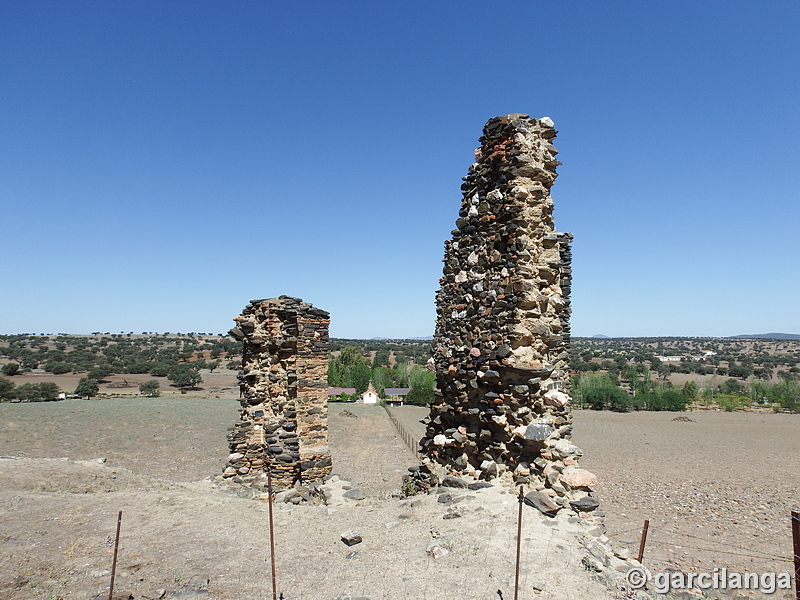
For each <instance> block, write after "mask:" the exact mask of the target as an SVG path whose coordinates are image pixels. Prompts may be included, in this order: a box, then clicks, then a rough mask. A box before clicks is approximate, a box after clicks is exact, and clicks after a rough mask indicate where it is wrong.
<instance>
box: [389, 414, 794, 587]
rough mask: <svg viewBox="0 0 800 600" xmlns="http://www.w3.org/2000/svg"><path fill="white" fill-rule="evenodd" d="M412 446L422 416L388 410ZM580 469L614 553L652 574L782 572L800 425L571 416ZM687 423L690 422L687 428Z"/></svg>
mask: <svg viewBox="0 0 800 600" xmlns="http://www.w3.org/2000/svg"><path fill="white" fill-rule="evenodd" d="M396 414H398V416H399V418H401V419H402V422H403V424H404V426H406V427H407V428H409V429H412V430H413V431H414V432H415V434H416V435H417V436H420V435H422V432H423V431H424V427H423V426H422V425H420V424H419V423H418V420H419V419H420V418H422V417H424V416H425V415H426V414H427V411H426V410H425V409H422V408H419V407H412V406H408V407H402V409H397V413H396ZM573 416H574V421H575V426H574V430H573V437H572V441H573V443H575V444H576V445H578V446H579V447H580V448H581V449H582V450H583V451H584V453H585V455H584V458H583V459H582V460H581V466H582V467H585V468H587V469H589V470H590V471H592V472H594V473H595V474H596V475H597V476H598V479H599V485H598V488H597V490H596V491H595V494H594V495H595V497H597V498H598V499H599V500H600V501H601V506H600V508H601V509H602V510H603V511H604V512H605V515H606V518H605V524H606V527H607V529H608V533H607V535H608V536H609V537H610V538H611V540H612V543H613V545H614V547H615V548H620V547H627V548H628V549H629V551H630V554H631V555H632V556H636V554H637V552H638V548H639V541H640V536H641V530H642V525H643V523H644V520H645V519H649V520H650V529H649V533H648V542H647V545H646V550H645V554H644V559H643V562H644V564H645V565H646V566H648V567H649V568H650V569H652V570H654V571H665V570H667V569H678V570H683V571H693V572H713V570H714V568H715V567H717V568H720V569H722V568H723V567H727V568H728V569H729V570H731V571H736V572H745V571H748V572H758V573H764V572H779V573H780V572H789V573H791V572H792V571H793V567H792V563H791V551H792V546H791V544H792V538H791V530H790V520H789V515H790V513H791V511H792V510H800V415H796V414H775V413H756V412H733V413H728V412H718V411H707V410H701V411H689V412H685V413H675V412H632V413H614V412H598V411H591V410H575V411H573ZM686 419H689V420H686Z"/></svg>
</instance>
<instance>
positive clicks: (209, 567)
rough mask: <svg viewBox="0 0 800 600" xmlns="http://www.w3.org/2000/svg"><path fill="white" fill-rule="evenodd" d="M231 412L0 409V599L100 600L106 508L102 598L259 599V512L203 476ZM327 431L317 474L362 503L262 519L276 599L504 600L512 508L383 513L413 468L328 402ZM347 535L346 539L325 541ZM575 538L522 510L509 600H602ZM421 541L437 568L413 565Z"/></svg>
mask: <svg viewBox="0 0 800 600" xmlns="http://www.w3.org/2000/svg"><path fill="white" fill-rule="evenodd" d="M237 408H238V403H237V402H235V401H233V400H217V399H194V398H180V397H178V398H169V399H164V398H158V399H146V398H127V399H124V398H120V399H103V400H90V401H87V400H68V401H64V402H55V403H33V404H0V455H4V458H2V459H0V478H1V479H2V488H1V489H0V514H2V519H1V520H0V598H2V599H3V600H21V599H28V598H35V599H45V598H47V599H56V598H65V599H66V598H75V599H89V598H95V597H98V598H102V597H107V595H108V583H109V579H110V574H109V572H108V570H109V569H110V567H111V557H112V551H113V543H112V541H113V535H114V529H115V524H116V515H117V511H119V510H122V511H123V522H122V541H121V546H120V560H119V567H118V580H117V588H116V589H117V590H118V591H119V592H120V593H125V594H128V593H130V594H133V596H134V597H135V598H137V599H138V598H159V597H167V598H192V597H200V596H206V597H209V598H218V599H221V600H228V599H230V600H234V599H236V600H239V599H251V598H252V599H256V598H265V597H271V585H270V576H269V573H270V570H269V562H268V560H269V545H268V519H267V515H268V512H267V504H265V503H264V502H261V501H259V500H254V499H251V498H250V497H248V494H247V493H246V491H245V490H242V489H232V488H229V487H228V486H226V485H221V484H219V483H218V482H215V481H212V480H208V479H204V478H205V477H206V476H208V475H214V474H218V473H220V472H221V469H222V467H223V464H224V461H225V458H226V456H227V448H226V442H225V433H226V430H227V428H228V427H229V426H230V425H231V424H232V423H233V422H234V421H235V420H236V416H237ZM344 410H347V411H349V412H350V413H352V414H353V415H355V416H348V415H347V414H346V413H345V414H343V411H344ZM330 424H331V432H330V438H331V439H330V441H331V452H332V455H333V459H334V465H335V468H334V471H335V473H337V474H338V475H339V476H340V477H342V478H344V479H347V480H349V481H350V482H351V483H352V485H353V487H356V486H357V487H358V488H360V489H361V490H362V492H363V494H364V496H365V497H364V499H363V500H359V501H346V502H343V503H342V504H340V505H337V506H336V507H329V506H324V505H310V504H309V505H300V506H294V505H289V504H281V505H279V506H276V511H275V512H276V545H277V569H278V583H279V589H280V591H281V592H282V593H283V594H284V598H285V599H286V600H294V599H325V600H334V599H337V598H339V599H342V600H344V599H346V598H353V599H355V598H368V599H371V600H379V599H385V600H390V599H392V600H393V599H414V600H439V599H450V598H486V599H496V598H499V597H501V594H504V597H505V598H511V597H513V590H512V580H513V574H514V561H513V556H514V548H515V543H516V542H515V535H516V513H517V507H518V503H517V501H516V498H515V496H514V495H513V493H511V494H509V493H507V491H506V490H505V489H503V488H502V487H495V488H492V489H488V490H479V491H474V492H473V491H467V490H452V492H453V495H454V496H456V497H459V496H460V497H461V498H462V499H461V500H460V501H456V502H453V503H450V504H443V503H441V502H438V496H437V495H433V494H432V495H427V494H426V495H421V496H417V497H414V498H410V499H391V498H388V497H387V496H388V495H389V493H390V492H391V490H392V489H395V488H397V487H399V485H400V479H401V476H402V475H403V473H404V472H405V471H406V469H407V467H408V466H410V465H413V464H415V459H414V457H413V455H412V454H411V453H410V452H409V450H408V449H407V448H406V447H405V446H404V444H403V442H402V440H401V439H400V437H399V436H398V435H397V433H396V431H395V430H394V428H393V426H392V424H391V422H390V421H389V420H388V418H387V416H386V414H385V413H384V411H383V409H382V408H381V407H377V406H363V405H359V406H355V405H347V406H343V405H333V406H332V408H331V417H330ZM98 458H105V459H106V462H105V463H101V462H97V460H96V459H98ZM454 513H457V514H459V515H460V516H458V517H454V518H447V519H445V518H444V517H445V515H453V514H454ZM574 519H575V517H573V520H574ZM349 529H356V530H357V531H358V532H359V533H360V534H361V536H362V537H363V542H362V543H360V544H358V545H355V546H352V547H348V546H346V545H345V544H343V543H342V541H341V540H340V536H341V533H343V532H345V531H346V530H349ZM581 531H582V530H581V527H580V524H576V523H574V522H568V520H567V515H566V513H565V514H564V515H563V516H560V517H559V518H558V519H555V520H552V519H548V518H546V517H543V516H541V515H540V514H539V513H538V512H537V511H535V510H534V509H530V508H527V509H526V513H525V520H524V524H523V544H522V548H523V552H522V554H523V567H522V570H521V583H522V585H521V596H520V598H534V597H535V598H550V599H552V600H568V599H570V600H571V599H574V600H584V599H586V598H592V599H596V600H601V599H605V598H609V599H611V598H612V595H611V594H610V593H609V592H608V591H607V589H606V588H605V586H604V585H602V584H601V583H599V582H598V581H596V580H595V579H594V576H593V575H592V574H591V573H589V572H587V571H586V570H585V569H584V568H583V566H582V565H581V559H582V557H583V554H582V553H581V548H580V547H579V546H577V544H576V542H575V540H576V539H577V537H579V536H580V535H581ZM432 543H434V544H436V543H438V544H439V545H440V548H442V549H444V550H448V552H447V554H445V555H444V556H441V557H440V558H433V557H432V556H430V555H429V554H428V553H427V552H426V550H427V549H428V548H429V546H430V544H432ZM498 590H500V592H501V594H498ZM125 597H127V596H125Z"/></svg>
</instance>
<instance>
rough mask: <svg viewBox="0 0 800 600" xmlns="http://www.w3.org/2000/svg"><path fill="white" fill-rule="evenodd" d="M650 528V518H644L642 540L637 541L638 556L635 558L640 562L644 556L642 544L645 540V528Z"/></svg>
mask: <svg viewBox="0 0 800 600" xmlns="http://www.w3.org/2000/svg"><path fill="white" fill-rule="evenodd" d="M648 529H650V520H649V519H645V520H644V527H642V541H641V542H639V556H637V557H636V560H638V561H639V562H642V558H643V557H644V545H645V543H646V542H647V530H648Z"/></svg>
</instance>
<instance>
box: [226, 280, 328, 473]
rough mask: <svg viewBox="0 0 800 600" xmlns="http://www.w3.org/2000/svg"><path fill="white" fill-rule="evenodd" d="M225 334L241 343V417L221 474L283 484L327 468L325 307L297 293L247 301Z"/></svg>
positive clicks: (326, 341)
mask: <svg viewBox="0 0 800 600" xmlns="http://www.w3.org/2000/svg"><path fill="white" fill-rule="evenodd" d="M234 321H235V322H236V327H234V328H233V329H231V330H230V332H229V333H230V335H232V336H233V337H234V338H235V339H237V340H240V341H241V342H242V344H243V352H242V370H241V372H240V374H239V381H240V383H239V387H240V389H241V405H242V410H241V417H240V421H239V422H238V423H236V424H235V425H234V427H233V430H232V431H231V433H230V434H229V435H228V441H229V443H230V452H231V454H230V456H229V457H228V465H227V467H226V468H225V471H224V476H225V477H227V478H233V479H234V480H235V481H242V482H247V481H251V482H252V481H254V480H256V479H258V480H261V479H263V478H264V476H265V473H266V468H267V467H268V466H270V465H271V469H272V476H273V478H274V480H275V481H276V482H277V483H278V484H282V485H285V486H290V485H293V484H294V483H296V482H300V481H302V482H303V483H305V482H308V481H314V480H319V479H322V478H323V477H324V476H325V475H328V474H330V472H331V457H330V453H329V451H328V382H327V377H328V325H329V324H330V318H329V315H328V313H327V312H325V311H324V310H320V309H318V308H314V307H313V306H311V304H308V303H306V302H303V301H302V300H300V299H299V298H292V297H291V296H280V297H279V298H270V299H268V300H252V301H251V302H250V304H248V305H247V306H246V307H245V308H244V310H243V311H242V314H241V315H240V316H238V317H236V318H235V319H234Z"/></svg>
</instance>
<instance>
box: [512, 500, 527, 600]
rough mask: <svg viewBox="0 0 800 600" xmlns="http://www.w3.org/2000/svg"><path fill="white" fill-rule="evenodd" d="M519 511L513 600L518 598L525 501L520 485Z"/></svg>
mask: <svg viewBox="0 0 800 600" xmlns="http://www.w3.org/2000/svg"><path fill="white" fill-rule="evenodd" d="M518 500H519V512H518V514H517V564H516V566H515V569H514V570H515V573H514V600H518V599H519V554H520V547H521V545H522V503H523V502H524V501H525V496H524V495H523V493H522V486H519V497H518Z"/></svg>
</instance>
